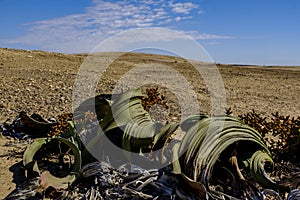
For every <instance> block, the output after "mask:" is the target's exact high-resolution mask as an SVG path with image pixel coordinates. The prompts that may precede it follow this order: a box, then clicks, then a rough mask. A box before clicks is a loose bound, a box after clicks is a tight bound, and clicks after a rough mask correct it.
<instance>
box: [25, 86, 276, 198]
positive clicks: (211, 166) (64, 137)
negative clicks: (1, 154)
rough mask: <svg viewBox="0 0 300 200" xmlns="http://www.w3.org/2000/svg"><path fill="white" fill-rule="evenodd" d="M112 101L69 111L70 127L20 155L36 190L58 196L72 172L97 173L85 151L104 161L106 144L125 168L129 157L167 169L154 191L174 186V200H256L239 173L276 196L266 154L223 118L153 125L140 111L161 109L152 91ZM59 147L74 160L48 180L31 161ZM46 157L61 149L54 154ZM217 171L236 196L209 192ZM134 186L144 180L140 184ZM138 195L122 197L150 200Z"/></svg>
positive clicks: (251, 133) (257, 139) (254, 137)
mask: <svg viewBox="0 0 300 200" xmlns="http://www.w3.org/2000/svg"><path fill="white" fill-rule="evenodd" d="M115 97H116V98H113V99H112V98H111V96H109V95H99V96H96V97H95V98H91V99H88V100H86V101H85V102H83V103H82V104H81V105H80V106H79V107H78V108H77V109H76V110H75V112H74V121H69V122H68V124H69V125H68V128H67V129H63V131H62V132H61V133H60V134H54V136H52V137H48V138H38V139H36V140H35V142H33V143H32V144H31V145H30V146H29V147H28V148H27V150H26V152H25V154H24V165H25V166H26V167H27V168H31V170H33V171H35V172H36V173H38V174H39V176H40V177H41V182H40V186H41V187H44V188H47V187H49V186H51V187H54V188H56V189H60V188H66V185H68V184H70V183H72V182H73V181H74V180H75V177H77V173H78V172H79V171H80V170H84V169H86V168H85V167H83V168H81V166H93V167H92V169H91V170H92V171H89V173H90V174H97V173H98V172H99V171H97V169H95V168H94V167H95V166H98V165H97V164H92V163H91V162H92V161H94V159H91V157H92V155H91V154H90V153H89V151H88V150H87V148H88V149H89V150H90V149H91V148H97V150H100V152H102V153H103V154H104V157H105V156H109V154H106V153H107V152H105V146H107V145H108V144H107V142H106V138H108V139H109V140H110V141H111V142H112V143H114V144H115V145H117V146H118V147H120V148H122V149H123V150H125V151H124V152H125V153H124V155H123V157H125V158H126V157H128V159H127V162H131V164H135V163H134V160H130V155H131V154H130V153H129V152H135V153H139V155H140V156H141V157H143V159H145V161H146V160H147V162H157V163H161V164H165V165H167V166H168V167H166V169H172V171H171V172H168V171H164V173H165V174H167V173H169V175H168V176H167V177H168V178H167V179H166V180H165V181H163V180H158V181H162V182H158V183H157V184H158V185H160V186H162V185H163V184H166V183H167V182H168V181H170V180H174V179H175V180H176V181H175V182H174V184H175V185H176V187H179V188H177V189H176V190H174V191H176V192H175V194H174V195H175V196H176V197H177V198H184V197H185V196H188V197H187V198H186V199H197V198H198V199H199V198H201V199H203V198H208V197H211V198H212V197H213V198H217V199H218V198H219V199H221V198H223V197H224V196H227V197H229V196H234V197H238V198H254V197H255V198H256V197H258V196H259V193H255V192H253V191H254V190H253V187H254V186H251V187H252V188H251V187H250V186H249V185H251V184H249V183H248V182H247V181H246V180H245V178H244V176H243V174H242V172H249V173H248V174H250V176H251V178H252V179H253V180H255V181H256V182H257V183H259V184H261V185H262V186H264V187H267V188H276V183H275V182H274V181H272V180H271V179H270V178H269V177H268V176H267V174H266V172H265V168H267V167H266V166H272V164H273V161H272V158H271V155H270V151H269V150H268V147H267V146H266V145H265V143H264V141H263V139H262V136H261V134H259V133H258V132H257V131H255V130H254V129H252V128H250V127H249V126H247V125H245V124H244V123H242V122H241V121H240V120H238V119H236V118H233V117H228V116H215V117H209V116H207V115H195V116H190V117H188V118H187V119H185V120H184V121H183V122H182V123H167V124H162V123H161V122H159V121H154V120H153V119H152V118H151V116H150V115H149V112H148V111H147V108H149V106H151V105H153V103H161V104H162V105H166V104H165V102H164V99H163V98H162V97H160V95H159V93H158V92H157V90H156V89H154V90H148V97H147V98H145V97H144V95H143V94H142V92H141V90H140V89H136V90H130V91H127V92H125V93H123V94H121V95H117V96H115ZM153 97H154V98H153ZM145 108H146V110H145ZM39 126H40V125H39ZM61 128H65V127H61ZM175 131H178V132H180V133H182V134H184V136H183V139H182V141H177V140H174V139H172V135H173V134H174V132H175ZM89 135H91V136H89ZM80 139H86V141H85V144H87V148H86V147H85V146H84V145H82V143H81V141H80ZM55 141H56V142H55ZM61 144H63V145H64V146H65V147H67V149H69V150H68V153H69V152H72V155H73V158H74V162H73V163H72V164H71V165H70V168H69V172H68V174H67V175H66V176H64V177H59V176H56V175H53V174H51V173H50V172H49V170H47V169H46V170H45V169H42V170H41V169H40V166H39V165H37V164H36V163H38V158H39V156H40V157H43V155H42V154H41V152H43V151H46V149H45V148H44V147H46V148H47V149H51V148H53V146H55V145H61ZM47 145H48V146H47ZM109 145H111V144H109ZM109 145H108V146H109ZM168 148H169V149H171V150H170V151H171V154H172V157H173V160H166V159H165V153H166V151H165V149H168ZM54 149H56V150H57V149H61V147H60V146H58V148H57V146H56V147H54ZM102 150H103V151H102ZM157 150H161V151H159V152H160V154H161V155H157V154H156V151H157ZM108 151H109V148H108ZM55 152H56V153H57V155H56V156H58V158H63V155H61V154H62V153H61V152H57V151H54V153H55ZM126 152H127V153H126ZM146 153H148V154H146ZM37 154H39V156H37ZM146 155H147V156H148V157H147V156H146ZM46 159H48V158H46ZM125 161H126V159H125ZM29 163H32V164H31V165H30V164H29ZM99 166H100V165H99ZM101 166H102V165H101ZM166 169H163V170H166ZM224 169H225V170H226V171H227V174H226V175H225V176H224V178H225V179H228V180H231V182H232V183H237V184H238V186H237V188H238V189H234V190H230V189H228V187H227V186H226V184H224V185H222V186H220V187H223V192H220V191H216V190H215V189H213V186H214V185H216V183H218V182H222V181H224V178H223V177H219V176H218V174H219V173H221V171H222V170H224ZM99 170H100V169H99ZM74 173H75V174H74ZM81 174H82V172H81ZM102 175H103V174H102ZM91 176H92V175H91ZM79 177H80V176H79ZM145 177H148V178H149V179H148V180H145V182H144V183H143V184H144V185H147V184H146V183H148V182H151V181H152V182H153V180H154V179H153V177H152V178H151V176H150V175H149V174H148V175H147V176H146V175H145ZM138 180H139V181H140V180H144V179H143V178H142V177H140V179H138ZM245 182H247V184H246V185H248V186H247V187H246V186H245V184H244V183H245ZM128 184H131V182H129V183H128ZM143 184H142V185H143ZM243 184H244V185H243ZM166 187H169V186H164V188H165V189H166ZM184 187H187V188H184ZM123 188H126V187H125V186H123ZM141 188H143V187H142V186H139V187H137V188H136V189H137V190H132V189H128V190H127V191H129V190H130V192H131V193H132V194H134V195H136V196H139V197H141V198H142V197H145V198H146V197H147V198H150V197H151V196H149V195H148V194H144V193H141V191H138V190H140V189H141ZM249 191H250V192H249ZM251 191H252V192H251ZM225 192H227V194H225Z"/></svg>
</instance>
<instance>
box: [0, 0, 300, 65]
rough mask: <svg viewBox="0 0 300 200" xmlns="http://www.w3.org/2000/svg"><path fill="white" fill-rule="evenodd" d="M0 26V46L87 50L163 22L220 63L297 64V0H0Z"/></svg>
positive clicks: (299, 30) (299, 8) (299, 43)
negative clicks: (130, 30)
mask: <svg viewBox="0 0 300 200" xmlns="http://www.w3.org/2000/svg"><path fill="white" fill-rule="evenodd" d="M0 24H1V31H0V47H10V48H21V49H38V50H46V51H55V52H64V53H79V52H90V51H91V50H92V49H93V48H94V47H95V45H97V44H99V43H100V42H101V41H103V40H105V39H107V38H109V37H111V36H113V35H115V34H117V33H120V32H122V31H125V30H128V29H132V28H147V27H164V28H169V29H172V30H177V31H180V32H182V33H184V34H186V35H189V36H191V37H192V38H193V39H195V40H196V41H197V42H199V43H200V44H201V45H202V46H203V47H204V48H205V49H206V50H207V52H208V53H209V54H210V56H211V57H212V59H213V60H214V61H216V62H219V63H240V64H260V65H299V66H300V1H298V0H286V1H284V0H251V1H250V0H243V1H242V0H198V1H196V0H187V1H179V0H178V1H176V0H171V1H168V0H118V1H102V0H48V1H46V0H26V1H21V0H0ZM162 37H168V36H166V35H163V36H162ZM178 48H181V47H180V46H178Z"/></svg>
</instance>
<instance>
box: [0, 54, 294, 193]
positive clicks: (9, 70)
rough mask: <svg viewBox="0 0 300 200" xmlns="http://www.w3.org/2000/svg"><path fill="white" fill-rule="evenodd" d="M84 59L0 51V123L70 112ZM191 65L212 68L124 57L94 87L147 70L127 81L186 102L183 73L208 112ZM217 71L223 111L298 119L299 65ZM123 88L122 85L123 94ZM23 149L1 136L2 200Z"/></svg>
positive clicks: (206, 94)
mask: <svg viewBox="0 0 300 200" xmlns="http://www.w3.org/2000/svg"><path fill="white" fill-rule="evenodd" d="M118 55H119V54H116V53H103V54H101V55H98V56H96V55H95V56H94V58H95V59H98V60H97V61H98V62H100V63H103V65H105V64H106V63H109V62H111V61H113V59H114V58H116V57H117V56H118ZM85 58H86V55H64V54H59V53H48V52H41V51H23V50H14V49H0V123H3V122H5V121H7V122H11V121H12V120H13V119H15V118H16V117H17V116H18V114H19V112H20V111H26V112H27V113H28V114H32V113H38V114H41V115H42V116H44V117H45V118H50V117H53V116H57V115H58V114H61V113H66V112H71V111H72V107H71V103H72V91H73V84H74V80H75V78H76V76H77V73H78V69H79V68H80V66H81V64H82V63H83V61H84V59H85ZM191 64H193V65H194V66H202V67H204V68H203V70H204V69H211V68H209V67H210V66H209V65H207V64H203V63H200V62H195V61H193V62H187V61H186V60H184V59H181V58H174V57H168V56H161V55H151V54H132V53H130V54H124V55H122V56H121V57H120V58H118V59H117V60H114V62H113V63H112V64H111V65H110V66H109V68H108V69H107V70H106V71H105V73H104V74H103V76H102V77H101V80H100V81H99V83H98V87H97V88H98V89H97V93H110V92H112V91H113V89H114V85H115V84H116V82H117V81H118V80H119V79H120V78H124V77H125V76H124V74H125V73H126V72H128V71H129V70H133V69H136V67H141V66H142V67H147V66H148V70H150V71H147V73H144V74H143V70H142V71H138V70H137V71H134V70H133V73H132V75H133V78H132V77H131V80H134V81H131V82H133V83H134V82H138V80H140V81H143V80H146V79H147V78H150V79H151V78H153V77H155V76H156V78H158V80H159V81H162V82H163V83H168V82H171V83H172V84H173V82H174V84H173V85H174V86H175V87H174V88H175V89H174V90H175V91H177V92H178V94H181V95H182V98H184V93H183V91H186V88H184V87H182V86H184V84H183V82H181V80H180V79H179V78H180V76H181V75H182V76H183V77H184V78H185V79H186V80H187V81H188V83H189V84H190V85H191V89H192V91H194V92H195V93H196V95H197V100H198V104H199V106H200V107H199V108H200V110H201V111H202V112H207V113H211V110H212V103H211V94H212V93H210V90H209V87H208V86H207V84H205V82H204V79H203V77H201V75H200V74H199V73H197V71H195V69H194V68H193V65H191ZM149 66H150V67H149ZM151 69H155V71H151ZM174 69H175V70H177V72H179V74H180V75H179V76H178V73H177V75H176V74H175V75H176V77H174ZM217 69H218V71H219V72H220V74H221V77H222V79H221V80H222V82H218V83H217V84H219V85H220V84H221V85H223V84H224V88H225V90H226V102H227V105H226V107H227V108H229V107H231V108H232V111H233V113H234V115H237V114H242V113H247V112H250V111H251V110H252V109H255V110H256V111H257V112H259V113H262V114H264V115H266V116H268V115H271V113H272V112H276V111H278V112H279V113H280V114H283V115H291V116H300V109H299V108H300V101H299V99H300V81H299V80H300V67H275V66H264V67H262V66H236V65H235V66H232V65H217ZM204 71H205V70H204ZM157 73H159V76H157ZM177 76H178V77H177ZM127 80H129V79H127ZM172 81H173V82H172ZM125 82H126V81H125ZM127 87H129V86H128V85H124V84H123V85H122V89H121V90H125V89H126V88H127ZM163 93H165V94H166V95H167V97H168V101H169V103H170V105H171V109H170V116H171V117H175V118H178V117H180V114H175V112H174V113H173V111H175V110H177V111H178V110H180V109H179V107H180V105H179V104H178V102H179V100H178V98H179V99H180V98H181V97H178V96H176V95H174V93H173V94H172V92H171V91H170V90H168V89H165V90H164V91H163ZM175 97H177V99H176V98H175ZM195 101H196V100H195ZM183 112H184V110H183ZM172 115H173V116H172ZM24 148H25V145H21V144H19V143H17V142H16V141H13V140H10V139H7V138H5V137H3V136H0V198H3V197H5V196H6V195H7V194H9V193H10V192H11V191H12V190H13V189H14V188H15V183H16V182H17V181H18V180H17V177H16V176H15V177H14V176H13V175H14V174H16V173H19V174H20V173H22V172H20V171H19V172H16V169H19V168H18V166H20V165H21V163H20V161H21V160H22V157H21V156H22V151H23V150H24ZM13 172H14V173H13Z"/></svg>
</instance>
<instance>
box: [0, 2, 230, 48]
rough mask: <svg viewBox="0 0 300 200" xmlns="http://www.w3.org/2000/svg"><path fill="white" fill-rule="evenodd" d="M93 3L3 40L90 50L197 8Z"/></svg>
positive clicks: (166, 23) (175, 19)
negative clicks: (105, 42) (22, 34)
mask: <svg viewBox="0 0 300 200" xmlns="http://www.w3.org/2000/svg"><path fill="white" fill-rule="evenodd" d="M93 3H94V5H93V6H90V7H87V8H86V9H85V12H84V13H81V14H73V15H69V16H65V17H60V18H56V19H52V20H44V21H36V22H32V23H29V24H25V26H26V27H28V34H27V35H24V36H22V37H19V38H14V39H9V40H4V41H1V40H0V41H1V43H2V44H3V43H5V44H23V45H30V46H37V47H39V48H40V49H43V50H48V51H59V52H66V53H75V52H89V51H90V50H91V49H92V48H94V47H95V45H97V44H98V43H100V42H101V41H103V40H104V39H106V38H108V37H110V36H112V35H114V34H116V33H119V32H122V31H124V30H128V29H131V28H144V27H153V26H164V27H168V26H170V25H172V23H174V22H179V21H182V20H186V19H189V18H192V16H191V15H189V13H190V11H191V10H193V9H197V8H198V5H196V4H193V3H191V2H187V3H174V2H173V1H172V2H171V3H168V1H167V0H140V1H138V0H131V1H129V0H118V1H104V0H93ZM178 14H180V16H177V15H178ZM188 34H189V35H191V36H192V37H195V39H211V38H214V39H217V38H218V37H219V38H225V37H223V36H217V35H209V34H199V33H198V32H196V31H190V32H189V33H188ZM162 37H170V36H166V35H163V36H162Z"/></svg>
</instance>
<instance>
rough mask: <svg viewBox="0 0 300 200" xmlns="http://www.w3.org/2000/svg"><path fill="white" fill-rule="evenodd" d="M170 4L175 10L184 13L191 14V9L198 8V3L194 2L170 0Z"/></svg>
mask: <svg viewBox="0 0 300 200" xmlns="http://www.w3.org/2000/svg"><path fill="white" fill-rule="evenodd" d="M169 6H170V7H171V8H172V11H173V12H175V13H183V14H189V13H190V11H191V10H193V9H196V8H198V5H196V4H193V3H192V2H186V3H173V2H170V3H169Z"/></svg>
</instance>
